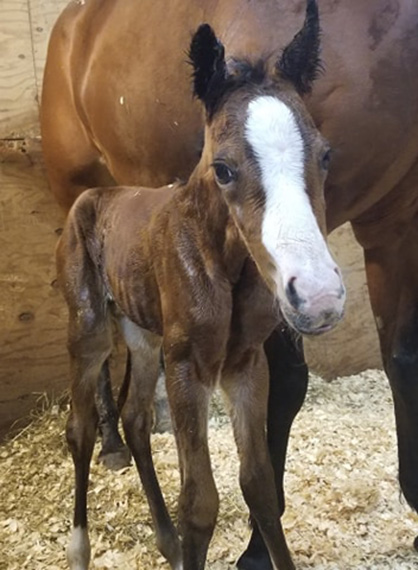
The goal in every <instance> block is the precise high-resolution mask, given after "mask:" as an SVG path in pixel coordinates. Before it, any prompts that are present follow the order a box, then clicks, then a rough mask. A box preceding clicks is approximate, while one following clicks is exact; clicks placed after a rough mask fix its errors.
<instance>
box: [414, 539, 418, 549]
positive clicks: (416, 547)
mask: <svg viewBox="0 0 418 570" xmlns="http://www.w3.org/2000/svg"><path fill="white" fill-rule="evenodd" d="M414 548H415V550H416V551H417V552H418V536H416V537H415V540H414Z"/></svg>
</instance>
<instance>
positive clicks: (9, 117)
mask: <svg viewBox="0 0 418 570" xmlns="http://www.w3.org/2000/svg"><path fill="white" fill-rule="evenodd" d="M0 15H1V17H0V138H14V137H19V136H34V135H37V134H39V120H38V103H37V93H36V81H35V72H34V63H33V53H32V41H31V29H30V19H29V11H28V4H27V1H26V0H0Z"/></svg>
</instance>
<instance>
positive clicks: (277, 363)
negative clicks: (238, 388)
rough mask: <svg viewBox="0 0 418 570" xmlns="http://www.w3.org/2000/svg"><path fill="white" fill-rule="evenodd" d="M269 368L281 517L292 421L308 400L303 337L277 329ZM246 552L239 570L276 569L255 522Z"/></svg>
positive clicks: (270, 430)
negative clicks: (305, 400) (306, 396)
mask: <svg viewBox="0 0 418 570" xmlns="http://www.w3.org/2000/svg"><path fill="white" fill-rule="evenodd" d="M264 349H265V352H266V356H267V360H268V365H269V375H270V382H269V397H268V417H267V441H268V447H269V452H270V459H271V462H272V465H273V469H274V476H275V481H276V491H277V498H278V502H279V512H280V516H281V515H282V514H283V513H284V510H285V498H284V490H283V476H284V469H285V461H286V452H287V445H288V441H289V435H290V429H291V427H292V423H293V420H294V419H295V417H296V415H297V413H298V412H299V410H300V408H301V406H302V404H303V401H304V399H305V395H306V390H307V387H308V367H307V365H306V364H305V360H304V355H303V345H302V340H301V338H300V337H296V335H295V333H294V332H293V331H291V330H289V328H288V327H287V326H286V325H284V324H283V325H281V326H280V328H277V329H276V330H275V331H273V333H272V334H271V336H270V337H269V339H268V340H267V341H266V343H265V344H264ZM251 524H252V529H253V530H252V533H251V538H250V542H249V544H248V547H247V549H246V551H245V552H244V553H243V554H242V556H241V557H240V559H239V560H238V563H237V567H238V568H239V569H240V570H272V569H273V566H272V564H271V561H270V556H269V553H268V550H267V548H266V545H265V543H264V540H263V538H262V536H261V534H260V530H259V528H258V525H257V523H256V521H255V520H253V519H252V520H251Z"/></svg>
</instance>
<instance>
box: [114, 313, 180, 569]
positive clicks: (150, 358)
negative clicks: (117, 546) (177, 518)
mask: <svg viewBox="0 0 418 570" xmlns="http://www.w3.org/2000/svg"><path fill="white" fill-rule="evenodd" d="M122 328H123V332H124V336H125V340H126V342H127V344H128V346H129V351H130V361H131V378H130V382H129V389H128V391H127V394H126V401H125V403H124V405H123V407H122V421H123V428H124V430H125V436H126V441H127V443H128V445H129V447H130V449H131V451H132V455H133V457H134V459H135V463H136V466H137V468H138V472H139V475H140V478H141V482H142V485H143V487H144V490H145V494H146V496H147V500H148V504H149V507H150V511H151V516H152V520H153V523H154V527H155V533H156V541H157V546H158V549H159V551H160V552H161V554H162V555H163V556H164V557H165V558H166V559H167V560H168V562H169V563H170V565H171V568H173V570H180V568H181V551H180V542H179V539H178V536H177V532H176V529H175V528H174V525H173V523H172V521H171V519H170V515H169V514H168V511H167V507H166V505H165V502H164V498H163V496H162V493H161V489H160V485H159V483H158V479H157V476H156V473H155V469H154V464H153V461H152V454H151V440H150V436H151V427H152V415H153V414H152V402H153V397H154V392H155V386H156V383H157V379H158V372H159V355H160V349H161V338H160V337H157V336H156V335H153V334H152V333H149V332H147V331H145V330H144V329H141V328H139V327H137V326H136V325H134V324H133V323H132V322H131V321H129V320H128V319H123V320H122Z"/></svg>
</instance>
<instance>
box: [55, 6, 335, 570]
mask: <svg viewBox="0 0 418 570" xmlns="http://www.w3.org/2000/svg"><path fill="white" fill-rule="evenodd" d="M318 34H319V27H318V14H317V8H316V5H315V3H314V2H310V4H309V10H308V14H307V19H306V24H305V26H304V28H303V30H302V32H301V33H300V34H299V35H298V36H297V37H296V39H295V40H294V41H293V42H292V43H291V44H290V45H289V46H288V47H287V48H286V50H285V51H284V53H283V55H282V57H281V58H280V59H279V60H277V61H273V62H271V61H269V60H266V61H259V62H257V63H254V64H251V63H249V62H247V61H235V62H234V63H231V64H229V65H228V66H227V64H226V61H225V58H224V48H223V46H222V44H221V43H220V42H219V41H218V40H217V39H216V37H215V36H214V34H213V31H212V29H211V28H210V27H209V26H208V25H202V26H200V27H199V29H198V31H197V32H196V34H195V36H194V37H193V39H192V43H191V48H190V59H191V62H192V64H193V67H194V91H195V94H196V95H197V97H198V98H199V99H200V100H201V101H202V102H203V103H204V105H205V108H206V130H205V136H204V146H203V152H202V156H201V159H200V161H199V163H198V164H197V166H196V168H195V169H194V171H193V172H192V174H191V176H190V178H189V181H188V182H187V183H186V184H177V185H176V186H175V187H174V188H173V187H167V186H166V187H162V188H159V189H147V188H143V187H115V188H96V189H91V190H88V191H86V192H85V193H84V194H83V195H82V196H80V198H79V199H78V200H77V201H76V203H75V204H74V206H73V208H72V209H71V210H70V213H69V216H68V219H67V222H66V225H65V227H64V231H63V234H62V237H61V239H60V241H59V243H58V246H57V268H58V280H59V283H60V286H61V288H62V290H63V292H64V296H65V299H66V301H67V304H68V308H69V343H68V347H69V353H70V358H71V370H72V386H71V395H72V408H71V413H70V417H69V419H68V423H67V440H68V443H69V446H70V449H71V452H72V456H73V460H74V464H75V472H76V493H75V496H76V502H75V514H74V530H73V535H72V540H71V543H70V547H69V550H68V558H69V563H70V568H71V569H72V570H86V569H87V568H88V564H89V559H90V548H89V540H88V535H87V510H86V499H87V484H88V474H89V463H90V460H91V455H92V451H93V446H94V441H95V435H96V434H95V431H96V426H97V419H98V418H97V413H96V405H95V392H96V384H97V380H98V378H99V376H100V374H102V369H103V368H104V367H105V366H106V360H107V359H108V357H109V355H110V353H111V351H112V334H111V323H110V317H111V316H113V317H114V318H116V319H117V320H118V322H119V323H120V326H121V329H122V332H123V336H124V338H125V341H126V344H127V346H128V347H129V351H130V354H131V363H132V370H131V378H130V385H129V390H128V394H127V399H126V402H125V404H124V406H123V409H122V420H123V426H124V431H125V435H126V441H127V443H128V445H129V448H130V450H131V452H132V455H133V457H134V459H135V462H136V465H137V468H138V471H139V474H140V477H141V480H142V483H143V487H144V490H145V493H146V495H147V498H148V502H149V505H150V509H151V513H152V517H153V521H154V525H155V528H156V535H157V544H158V547H159V549H160V551H161V553H162V554H163V555H164V556H165V557H166V558H167V560H168V561H169V563H170V565H171V568H172V569H173V570H179V569H180V568H181V569H183V570H200V569H203V568H204V566H205V560H206V553H207V549H208V545H209V541H210V539H211V536H212V533H213V529H214V526H215V522H216V517H217V511H218V495H217V491H216V487H215V483H214V480H213V476H212V472H211V467H210V458H209V449H208V442H207V418H208V405H209V398H210V395H211V393H212V391H213V390H214V388H215V385H216V382H217V381H218V380H219V382H220V385H221V387H222V389H223V390H224V392H225V394H226V396H227V399H228V401H229V405H230V411H231V420H232V425H233V428H234V435H235V440H236V442H237V447H238V453H239V457H240V463H241V467H240V483H241V487H242V490H243V494H244V497H245V499H246V501H247V504H248V506H249V509H250V513H251V516H252V517H253V518H254V520H255V521H256V522H257V524H258V528H259V529H260V532H261V535H262V536H263V539H264V541H265V544H266V546H267V549H268V552H269V554H270V558H271V562H272V564H273V567H274V568H276V569H277V570H291V569H293V568H294V565H293V563H292V560H291V557H290V554H289V552H288V549H287V546H286V542H285V539H284V535H283V530H282V527H281V523H280V510H279V503H278V500H277V494H276V485H275V481H274V472H273V469H272V465H271V462H270V459H269V452H268V447H267V439H266V432H265V426H266V420H267V400H268V386H269V378H268V366H267V360H266V357H265V353H264V349H263V343H264V342H265V341H266V339H267V338H268V337H269V336H270V335H271V333H272V331H273V330H274V328H275V327H276V326H277V325H278V324H279V323H280V322H281V321H282V320H283V319H285V320H286V322H287V323H288V324H289V325H290V326H291V327H292V328H294V329H295V330H296V331H297V332H298V333H301V334H320V333H322V332H324V331H326V330H329V329H330V328H332V327H333V326H334V325H335V324H336V323H337V322H338V321H339V319H340V318H341V316H342V313H343V307H344V300H345V290H344V287H343V285H342V281H341V275H340V272H339V270H338V268H337V267H336V265H335V262H334V261H333V259H332V257H331V255H330V253H329V251H328V249H327V246H326V242H325V239H324V237H323V234H322V233H321V229H320V227H322V230H323V231H325V209H324V201H323V185H324V180H325V176H326V173H327V166H328V160H327V155H328V152H329V148H328V145H327V143H326V142H325V141H324V139H323V138H322V136H321V135H320V134H319V132H318V131H317V130H316V128H315V127H314V124H313V122H312V120H311V118H310V116H309V115H308V114H307V112H306V110H305V107H304V105H303V103H302V101H301V99H300V97H299V95H298V93H297V91H296V89H297V90H298V91H299V92H301V93H303V92H306V91H307V90H309V89H310V84H311V82H312V80H313V79H314V77H315V75H316V71H317V67H318V46H319V42H318ZM161 346H162V347H163V351H164V360H165V364H166V377H167V392H168V396H169V402H170V408H171V412H172V417H173V424H174V431H175V435H176V441H177V448H178V454H179V461H180V468H181V493H180V499H179V528H180V533H181V542H180V540H179V538H178V536H177V533H176V531H175V528H174V526H173V524H172V522H171V519H170V517H169V514H168V512H167V509H166V506H165V504H164V500H163V497H162V494H161V490H160V487H159V484H158V480H157V478H156V474H155V471H154V467H153V463H152V457H151V446H150V430H151V404H152V399H153V395H154V391H155V386H156V381H157V377H158V369H159V352H160V348H161Z"/></svg>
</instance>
